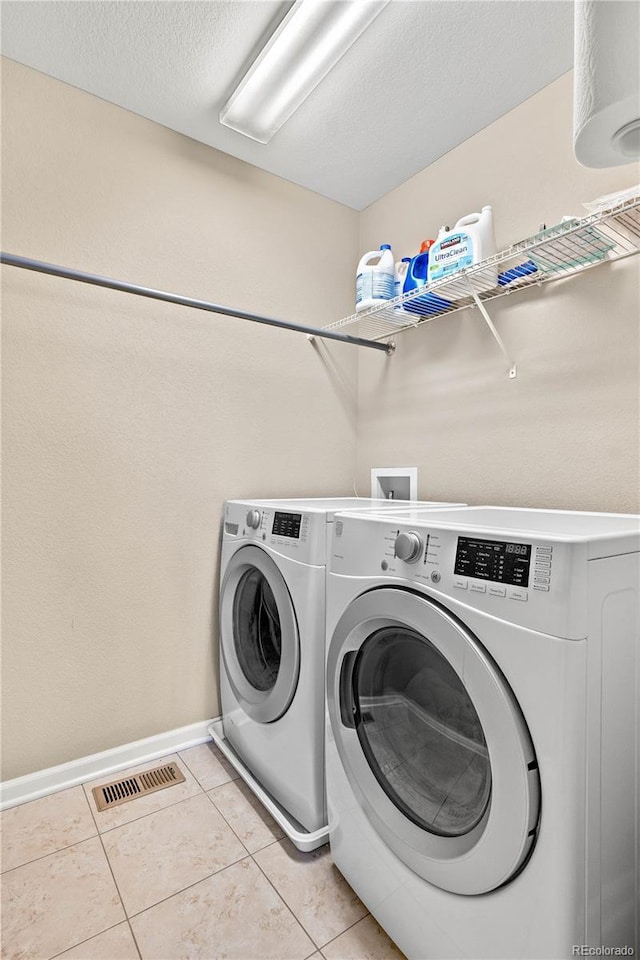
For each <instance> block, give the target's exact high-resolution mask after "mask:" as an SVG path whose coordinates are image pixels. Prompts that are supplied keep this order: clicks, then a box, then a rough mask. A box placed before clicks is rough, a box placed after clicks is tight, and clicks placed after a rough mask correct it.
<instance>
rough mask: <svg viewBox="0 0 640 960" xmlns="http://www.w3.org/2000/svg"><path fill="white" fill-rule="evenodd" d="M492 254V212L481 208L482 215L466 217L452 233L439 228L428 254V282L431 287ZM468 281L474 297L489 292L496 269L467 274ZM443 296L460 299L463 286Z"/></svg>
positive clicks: (494, 282)
mask: <svg viewBox="0 0 640 960" xmlns="http://www.w3.org/2000/svg"><path fill="white" fill-rule="evenodd" d="M496 252H497V251H496V237H495V233H494V229H493V210H492V208H491V207H490V206H487V207H483V208H482V213H469V214H467V216H466V217H462V218H461V219H460V220H458V222H457V223H456V225H455V226H454V227H453V229H449V227H441V229H440V232H439V233H438V239H437V240H436V242H435V243H434V245H433V246H432V248H431V250H430V251H429V275H428V282H429V283H430V284H431V283H434V282H435V281H436V280H443V279H445V278H449V277H451V276H452V274H454V273H457V272H458V271H459V270H464V269H465V268H467V267H473V266H475V265H476V264H478V263H480V261H482V260H486V259H487V258H488V257H493V256H494V255H495V253H496ZM468 280H469V283H470V284H471V288H472V289H473V290H474V291H475V292H476V293H481V292H482V291H483V290H490V289H491V288H492V287H495V286H496V284H497V283H498V268H497V267H487V268H485V269H483V270H479V271H477V272H476V273H471V274H470V275H469V277H468ZM443 293H444V291H443ZM445 296H447V297H450V298H451V299H459V298H461V297H464V296H465V285H463V284H462V283H459V284H456V289H455V290H451V291H449V292H447V293H446V294H445Z"/></svg>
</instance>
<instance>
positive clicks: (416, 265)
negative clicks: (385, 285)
mask: <svg viewBox="0 0 640 960" xmlns="http://www.w3.org/2000/svg"><path fill="white" fill-rule="evenodd" d="M434 243H435V240H423V241H422V244H421V246H420V253H419V254H417V256H415V257H413V258H412V260H411V262H410V264H409V266H408V268H407V275H406V277H405V280H404V287H403V289H402V292H403V293H410V292H412V291H414V290H418V289H420V287H424V286H426V284H427V276H428V272H429V250H430V249H431V247H432V246H433V245H434ZM449 306H450V304H449V301H448V300H445V299H444V298H443V297H438V296H436V295H435V294H433V293H425V294H424V296H421V297H416V298H415V299H414V300H409V301H408V302H407V303H403V305H402V307H403V310H404V311H405V312H406V313H412V314H414V316H419V317H424V316H429V315H430V314H433V313H438V312H439V311H440V310H443V309H445V310H446V309H447V307H449Z"/></svg>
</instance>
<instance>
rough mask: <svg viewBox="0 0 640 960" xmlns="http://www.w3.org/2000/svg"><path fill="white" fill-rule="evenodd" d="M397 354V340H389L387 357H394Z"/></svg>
mask: <svg viewBox="0 0 640 960" xmlns="http://www.w3.org/2000/svg"><path fill="white" fill-rule="evenodd" d="M395 352H396V342H395V340H387V356H388V357H392V356H393V354H394V353H395Z"/></svg>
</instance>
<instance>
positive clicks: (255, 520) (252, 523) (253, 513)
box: [247, 510, 262, 530]
mask: <svg viewBox="0 0 640 960" xmlns="http://www.w3.org/2000/svg"><path fill="white" fill-rule="evenodd" d="M261 519H262V516H261V514H260V511H259V510H249V513H248V514H247V526H248V527H252V528H253V529H254V530H257V529H258V527H259V526H260V520H261Z"/></svg>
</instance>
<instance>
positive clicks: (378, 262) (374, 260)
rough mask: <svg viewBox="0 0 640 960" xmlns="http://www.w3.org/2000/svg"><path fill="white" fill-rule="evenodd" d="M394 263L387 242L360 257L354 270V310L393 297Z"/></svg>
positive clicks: (374, 305)
mask: <svg viewBox="0 0 640 960" xmlns="http://www.w3.org/2000/svg"><path fill="white" fill-rule="evenodd" d="M394 281H395V264H394V262H393V253H392V252H391V246H390V245H389V244H388V243H383V244H382V245H381V247H380V249H379V250H371V251H370V252H369V253H365V255H364V256H363V257H362V258H361V260H360V263H359V264H358V270H357V272H356V311H359V310H366V309H367V307H377V306H379V305H380V304H381V303H382V302H383V301H385V300H392V299H393V288H394Z"/></svg>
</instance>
